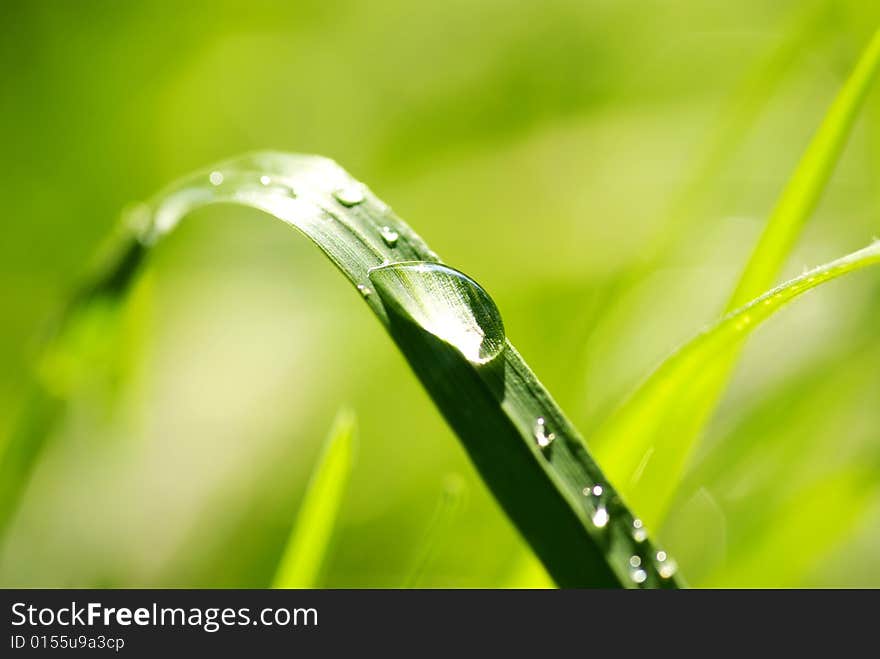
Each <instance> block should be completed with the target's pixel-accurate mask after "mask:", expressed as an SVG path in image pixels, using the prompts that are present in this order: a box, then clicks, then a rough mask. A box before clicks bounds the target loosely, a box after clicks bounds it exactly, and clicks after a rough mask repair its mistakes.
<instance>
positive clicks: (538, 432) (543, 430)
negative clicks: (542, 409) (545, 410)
mask: <svg viewBox="0 0 880 659" xmlns="http://www.w3.org/2000/svg"><path fill="white" fill-rule="evenodd" d="M554 439H556V434H555V433H552V432H550V431H549V430H548V429H547V422H546V421H545V420H544V417H542V416H539V417H538V419H537V420H536V421H535V441H536V442H538V446H540V447H541V448H547V447H548V446H550V444H551V443H552V442H553V440H554Z"/></svg>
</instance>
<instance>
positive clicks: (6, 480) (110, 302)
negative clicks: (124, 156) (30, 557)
mask: <svg viewBox="0 0 880 659" xmlns="http://www.w3.org/2000/svg"><path fill="white" fill-rule="evenodd" d="M126 222H127V220H126ZM144 254H145V249H144V246H143V245H141V244H140V243H139V242H137V241H132V240H131V233H130V231H128V230H127V227H126V226H125V225H124V226H123V231H122V232H118V233H115V234H114V235H113V236H111V239H110V240H109V241H108V242H107V244H105V245H104V246H103V247H102V249H101V250H100V253H99V255H98V256H99V258H98V259H97V262H96V263H95V264H94V266H93V268H92V271H91V272H90V273H89V275H88V276H87V277H86V278H85V281H84V282H83V283H82V284H81V285H80V286H79V287H78V288H77V290H76V292H75V294H74V295H73V296H72V298H71V300H70V302H69V304H68V305H67V306H66V307H65V308H64V309H63V310H62V311H61V313H60V314H59V315H58V316H57V317H56V318H53V319H52V322H51V323H49V325H48V327H47V328H46V329H45V331H44V333H43V335H42V336H41V337H40V340H39V341H38V346H37V350H36V358H35V359H34V360H33V364H32V366H31V369H32V371H33V378H32V381H31V382H30V384H29V386H28V391H27V393H26V398H25V400H24V404H23V406H22V409H21V411H20V413H19V417H18V419H17V420H16V423H15V424H13V426H12V430H11V432H10V433H9V435H8V436H6V437H4V438H3V443H2V445H0V540H2V538H3V537H4V535H5V532H6V531H7V528H8V526H9V523H10V521H11V519H12V517H13V514H14V513H15V511H16V509H17V507H18V504H19V502H20V500H21V497H22V495H23V493H24V491H25V489H26V487H27V485H28V483H29V482H30V476H31V473H32V472H33V469H34V467H35V466H36V464H37V462H38V460H39V458H40V456H41V455H42V453H43V451H44V450H45V448H46V444H47V442H48V440H49V438H51V437H52V435H53V433H54V432H55V430H56V425H57V422H58V420H59V419H60V418H62V417H63V414H64V412H65V410H66V408H67V401H68V400H69V398H70V396H71V395H72V394H73V393H74V392H75V391H79V390H81V389H82V388H84V387H85V386H86V385H87V384H90V383H91V382H93V381H94V380H96V379H102V378H103V379H104V380H109V379H111V378H112V377H113V376H114V375H118V374H114V373H110V372H109V371H112V370H113V369H118V368H119V367H120V363H119V361H120V359H122V355H123V353H124V351H122V350H120V349H119V345H118V344H119V339H120V335H121V334H123V333H124V332H123V330H122V329H121V325H122V324H123V320H124V319H123V315H124V312H125V311H126V310H125V308H124V307H125V302H126V297H125V294H126V293H127V292H128V290H129V287H130V285H131V283H132V277H133V275H134V273H135V272H136V271H137V270H138V268H139V266H140V265H141V262H142V259H143V257H144ZM108 362H115V363H108ZM108 376H109V377H108Z"/></svg>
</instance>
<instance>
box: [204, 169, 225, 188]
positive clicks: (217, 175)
mask: <svg viewBox="0 0 880 659" xmlns="http://www.w3.org/2000/svg"><path fill="white" fill-rule="evenodd" d="M202 176H204V174H203V175H202ZM208 180H209V181H210V182H211V185H220V184H221V183H223V173H222V172H211V173H210V175H209V176H208Z"/></svg>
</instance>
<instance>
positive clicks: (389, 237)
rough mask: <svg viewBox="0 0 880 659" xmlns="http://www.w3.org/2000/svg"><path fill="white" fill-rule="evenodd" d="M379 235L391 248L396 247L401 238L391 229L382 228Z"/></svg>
mask: <svg viewBox="0 0 880 659" xmlns="http://www.w3.org/2000/svg"><path fill="white" fill-rule="evenodd" d="M379 234H380V235H381V236H382V240H384V241H385V244H386V245H388V246H389V247H394V246H395V245H396V244H397V241H398V239H399V238H400V234H399V233H397V232H396V231H395V230H394V229H392V228H391V227H382V228H381V229H379Z"/></svg>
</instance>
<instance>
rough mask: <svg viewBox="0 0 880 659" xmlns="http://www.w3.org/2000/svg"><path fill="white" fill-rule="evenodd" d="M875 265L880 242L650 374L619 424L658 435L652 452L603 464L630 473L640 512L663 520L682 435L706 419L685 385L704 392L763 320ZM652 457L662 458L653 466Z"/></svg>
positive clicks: (702, 338)
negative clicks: (687, 395)
mask: <svg viewBox="0 0 880 659" xmlns="http://www.w3.org/2000/svg"><path fill="white" fill-rule="evenodd" d="M877 263H880V242H875V243H874V244H872V245H869V246H868V247H865V248H864V249H861V250H859V251H857V252H854V253H852V254H850V255H848V256H845V257H843V258H840V259H837V260H835V261H832V262H831V263H828V264H826V265H823V266H820V267H818V268H815V269H814V270H811V271H809V272H807V273H805V274H803V275H802V276H800V277H797V278H796V279H792V280H791V281H788V282H786V283H784V284H782V285H781V286H778V287H777V288H775V289H773V290H771V291H769V292H768V293H765V294H764V295H762V296H761V297H759V298H757V299H755V300H753V301H752V302H750V303H749V304H747V305H745V306H744V307H741V308H739V309H737V310H735V311H733V312H731V313H729V314H727V315H726V316H725V317H724V318H722V320H721V321H719V322H718V323H717V324H716V325H715V326H713V327H712V328H710V329H708V330H706V331H704V332H703V333H701V334H699V335H698V336H697V337H696V338H694V339H693V340H692V341H690V342H689V343H687V344H686V345H685V346H684V347H682V348H681V349H679V351H678V352H676V353H675V354H673V355H672V356H671V357H670V358H669V359H667V360H666V361H665V362H664V363H663V364H662V365H661V366H660V367H659V368H658V369H657V370H656V371H655V372H654V373H653V374H652V375H651V378H650V386H649V387H643V388H642V389H641V390H640V391H639V392H637V393H636V395H635V397H634V398H633V399H632V400H631V401H630V406H631V408H632V409H638V410H639V411H641V412H642V415H641V416H636V415H632V414H630V415H627V416H625V417H620V418H618V421H617V426H616V428H615V430H616V432H617V433H618V435H617V436H620V437H627V436H645V435H650V436H651V437H653V438H654V439H653V441H654V443H653V444H652V446H651V450H650V451H648V452H647V453H645V457H641V458H640V461H639V462H636V460H635V458H636V457H638V456H633V455H632V454H631V453H625V452H623V451H620V452H616V453H614V452H609V455H608V457H607V462H606V463H603V464H604V465H605V467H606V468H607V469H608V470H609V471H610V472H611V473H618V474H628V475H629V478H630V484H631V485H634V486H635V487H633V490H634V492H635V494H634V495H633V497H632V498H633V500H635V501H636V502H637V505H640V506H641V507H640V508H639V511H640V512H641V513H642V515H643V516H644V517H645V518H646V519H650V520H651V521H656V520H658V519H659V517H660V513H661V511H662V505H661V502H659V501H658V499H657V493H662V494H665V495H666V496H669V494H671V490H672V488H670V487H669V483H668V481H669V479H670V478H672V477H675V476H677V475H678V474H680V473H681V472H682V470H683V464H682V462H683V459H684V454H683V452H682V451H681V450H680V440H681V435H682V434H685V433H687V434H689V435H690V436H693V434H694V433H695V432H697V431H698V430H699V428H698V427H696V426H697V425H698V424H701V423H702V421H703V418H702V417H695V416H694V414H695V410H694V409H693V408H691V407H688V406H687V404H686V403H685V404H684V406H683V403H682V388H683V386H686V387H691V388H692V389H693V390H694V391H696V392H703V391H705V386H706V384H707V383H709V384H711V383H712V382H713V380H714V378H715V377H717V371H715V370H713V369H712V368H711V367H707V365H712V364H716V363H718V360H719V359H724V358H726V356H727V355H729V354H730V351H731V350H735V349H736V348H737V346H739V345H741V343H742V342H743V340H744V339H745V338H746V337H748V335H749V334H750V333H751V332H752V331H754V330H755V329H756V328H757V327H758V325H760V323H762V322H763V321H764V320H766V319H767V318H769V317H770V316H771V315H772V314H773V313H775V312H776V311H778V310H779V309H780V308H781V307H782V306H783V305H785V304H786V303H787V302H789V301H791V300H793V299H794V298H796V297H797V296H798V295H800V294H802V293H804V292H806V291H808V290H810V289H812V288H815V287H816V286H819V285H820V284H823V283H825V282H828V281H831V280H833V279H836V278H837V277H840V276H842V275H845V274H847V273H850V272H854V271H856V270H859V269H861V268H864V267H867V266H871V265H876V264H877ZM687 400H689V401H691V402H695V401H696V400H699V398H698V397H695V396H692V397H691V398H689V399H687ZM670 455H673V456H678V459H679V462H678V463H677V464H676V463H673V462H672V461H671V459H670ZM654 456H658V457H657V459H656V460H655V461H654V462H655V463H654V464H653V465H651V464H649V463H650V461H651V460H652V459H653V458H654ZM659 456H663V457H662V458H661V457H659ZM658 465H662V467H663V468H662V469H661V468H658ZM649 466H650V467H651V468H648V467H649ZM665 503H666V502H665V501H663V502H662V504H665Z"/></svg>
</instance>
